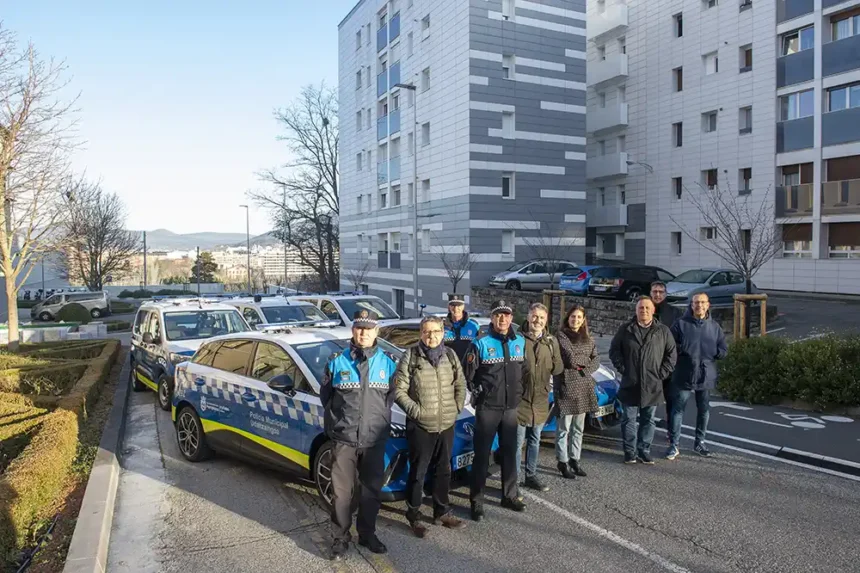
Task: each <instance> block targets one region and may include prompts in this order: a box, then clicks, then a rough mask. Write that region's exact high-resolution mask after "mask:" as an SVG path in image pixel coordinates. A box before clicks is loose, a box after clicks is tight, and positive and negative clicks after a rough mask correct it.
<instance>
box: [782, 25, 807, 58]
mask: <svg viewBox="0 0 860 573" xmlns="http://www.w3.org/2000/svg"><path fill="white" fill-rule="evenodd" d="M814 47H815V28H814V27H813V26H808V27H806V28H801V29H800V30H796V31H794V32H789V33H788V34H784V35H783V36H782V51H781V54H780V55H783V56H790V55H791V54H796V53H797V52H802V51H803V50H811V49H812V48H814Z"/></svg>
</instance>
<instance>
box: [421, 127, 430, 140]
mask: <svg viewBox="0 0 860 573" xmlns="http://www.w3.org/2000/svg"><path fill="white" fill-rule="evenodd" d="M421 145H430V122H429V121H428V122H427V123H425V124H423V125H421Z"/></svg>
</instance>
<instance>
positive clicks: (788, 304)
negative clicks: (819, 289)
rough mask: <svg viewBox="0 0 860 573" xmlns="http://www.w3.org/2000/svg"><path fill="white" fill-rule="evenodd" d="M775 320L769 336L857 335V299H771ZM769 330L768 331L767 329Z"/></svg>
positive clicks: (859, 319) (859, 309)
mask: <svg viewBox="0 0 860 573" xmlns="http://www.w3.org/2000/svg"><path fill="white" fill-rule="evenodd" d="M769 301H770V302H773V303H774V304H776V306H777V312H778V320H777V322H774V323H773V330H772V334H773V335H774V336H785V337H789V338H792V339H801V338H808V337H810V336H819V335H822V334H826V333H828V332H833V333H839V334H847V333H854V334H857V333H860V299H845V300H836V299H820V298H799V297H787V296H778V295H774V296H771V297H770V299H769ZM768 330H771V329H770V328H769V329H768Z"/></svg>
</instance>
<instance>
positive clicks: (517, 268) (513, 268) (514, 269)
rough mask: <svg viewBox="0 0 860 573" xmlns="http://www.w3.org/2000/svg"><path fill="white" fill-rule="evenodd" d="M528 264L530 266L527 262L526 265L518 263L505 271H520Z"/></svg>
mask: <svg viewBox="0 0 860 573" xmlns="http://www.w3.org/2000/svg"><path fill="white" fill-rule="evenodd" d="M527 264H529V263H528V261H526V262H524V263H516V264H515V265H512V266H510V267H508V268H507V269H505V270H507V271H518V270H520V269H521V268H523V267H524V266H526V265H527Z"/></svg>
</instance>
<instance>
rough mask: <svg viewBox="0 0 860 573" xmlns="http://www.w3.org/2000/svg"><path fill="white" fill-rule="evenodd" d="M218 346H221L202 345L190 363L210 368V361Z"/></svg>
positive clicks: (217, 343)
mask: <svg viewBox="0 0 860 573" xmlns="http://www.w3.org/2000/svg"><path fill="white" fill-rule="evenodd" d="M219 346H221V343H220V342H210V343H209V344H204V345H203V346H201V347H200V349H199V350H197V352H195V353H194V357H193V358H192V359H191V361H192V362H193V363H194V364H200V365H202V366H212V359H213V358H214V357H215V351H216V350H218V347H219Z"/></svg>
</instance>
